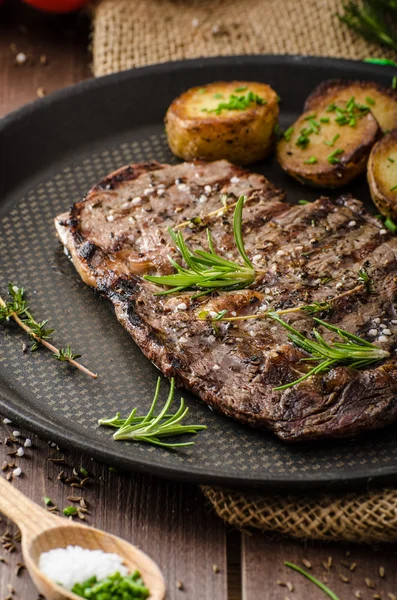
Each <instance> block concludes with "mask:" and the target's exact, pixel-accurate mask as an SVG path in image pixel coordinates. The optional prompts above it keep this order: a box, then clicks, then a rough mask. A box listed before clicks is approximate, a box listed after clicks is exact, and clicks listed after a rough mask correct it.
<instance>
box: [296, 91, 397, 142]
mask: <svg viewBox="0 0 397 600" xmlns="http://www.w3.org/2000/svg"><path fill="white" fill-rule="evenodd" d="M351 97H354V98H355V101H356V102H357V103H358V104H363V105H366V106H368V107H369V108H370V110H371V112H372V114H373V115H374V117H375V119H376V120H377V121H378V123H379V125H380V127H381V129H382V131H383V132H386V131H391V130H392V129H396V128H397V90H393V89H392V88H391V87H389V88H388V87H385V86H383V85H380V84H379V83H375V82H373V81H342V80H339V79H330V80H328V81H324V82H323V83H320V85H318V86H317V87H316V88H315V90H314V91H313V92H312V93H311V94H310V96H309V97H308V98H307V100H306V102H305V107H304V110H312V111H315V110H317V108H318V107H321V106H324V104H331V103H332V102H340V101H345V102H347V101H348V100H349V99H350V98H351Z"/></svg>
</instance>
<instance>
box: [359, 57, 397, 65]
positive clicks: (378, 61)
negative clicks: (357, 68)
mask: <svg viewBox="0 0 397 600" xmlns="http://www.w3.org/2000/svg"><path fill="white" fill-rule="evenodd" d="M364 62H366V63H372V64H373V65H390V66H392V67H397V63H396V62H395V61H394V60H390V59H388V58H364Z"/></svg>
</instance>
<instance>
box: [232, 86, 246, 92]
mask: <svg viewBox="0 0 397 600" xmlns="http://www.w3.org/2000/svg"><path fill="white" fill-rule="evenodd" d="M247 87H248V86H247V85H243V86H242V87H238V88H236V89H235V90H234V91H235V92H245V90H246V89H247Z"/></svg>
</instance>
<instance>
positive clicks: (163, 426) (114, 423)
mask: <svg viewBox="0 0 397 600" xmlns="http://www.w3.org/2000/svg"><path fill="white" fill-rule="evenodd" d="M160 382H161V380H160V377H159V378H158V380H157V386H156V391H155V394H154V398H153V402H152V405H151V407H150V409H149V412H148V413H147V415H146V416H145V417H138V416H136V412H137V409H136V408H134V409H133V410H132V411H131V413H130V415H129V417H128V418H127V419H121V418H120V413H117V414H116V416H115V417H113V418H112V419H100V420H99V421H98V423H99V425H106V426H108V427H116V428H117V431H116V433H115V434H114V435H113V439H114V440H129V441H130V442H146V443H147V444H153V445H155V446H161V447H163V448H171V449H174V448H179V447H181V446H192V445H194V442H183V443H179V444H177V443H175V442H171V443H166V442H163V441H162V440H163V439H164V438H168V437H174V436H178V435H185V434H187V433H193V434H196V433H197V432H198V431H201V430H202V429H206V427H205V425H182V424H181V422H182V420H183V419H184V418H185V417H186V416H187V414H188V412H189V408H188V407H187V406H185V401H184V399H183V398H181V402H180V406H179V409H178V410H177V412H176V413H175V414H174V415H172V414H169V413H168V411H169V409H170V408H171V404H172V402H173V399H174V390H175V380H174V378H172V379H171V387H170V392H169V394H168V398H167V400H166V402H165V404H164V406H163V408H162V409H161V411H160V412H159V414H158V415H157V416H155V415H154V411H155V408H156V404H157V401H158V398H159V394H160Z"/></svg>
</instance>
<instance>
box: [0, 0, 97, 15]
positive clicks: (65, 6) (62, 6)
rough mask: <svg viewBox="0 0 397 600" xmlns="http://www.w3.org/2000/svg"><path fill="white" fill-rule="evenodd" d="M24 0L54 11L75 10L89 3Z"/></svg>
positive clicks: (81, 1) (72, 0)
mask: <svg viewBox="0 0 397 600" xmlns="http://www.w3.org/2000/svg"><path fill="white" fill-rule="evenodd" d="M1 1H2V0H0V2H1ZM23 2H25V4H30V5H31V6H34V7H35V8H38V9H40V10H44V11H47V12H53V13H69V12H73V11H74V10H78V9H79V8H81V7H82V6H83V5H84V4H87V0H23Z"/></svg>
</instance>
